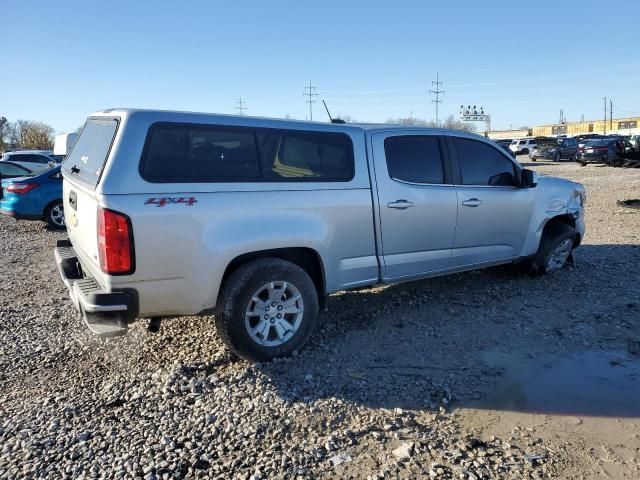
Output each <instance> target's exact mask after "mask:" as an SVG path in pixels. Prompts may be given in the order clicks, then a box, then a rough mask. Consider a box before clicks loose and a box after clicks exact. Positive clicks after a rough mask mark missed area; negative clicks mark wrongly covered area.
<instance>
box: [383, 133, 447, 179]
mask: <svg viewBox="0 0 640 480" xmlns="http://www.w3.org/2000/svg"><path fill="white" fill-rule="evenodd" d="M384 151H385V156H386V158H387V169H388V170H389V176H390V177H391V178H393V179H394V180H402V181H405V182H411V183H423V184H441V183H444V169H443V167H442V154H441V152H440V142H439V141H438V137H435V136H426V135H425V136H421V135H398V136H394V137H388V138H386V139H385V141H384Z"/></svg>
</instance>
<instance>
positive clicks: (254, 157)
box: [140, 122, 354, 183]
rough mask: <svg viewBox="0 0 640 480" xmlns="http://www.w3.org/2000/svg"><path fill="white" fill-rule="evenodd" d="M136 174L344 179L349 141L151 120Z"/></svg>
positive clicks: (175, 178) (350, 162)
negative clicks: (152, 121)
mask: <svg viewBox="0 0 640 480" xmlns="http://www.w3.org/2000/svg"><path fill="white" fill-rule="evenodd" d="M140 175H141V176H142V178H144V179H145V180H146V181H148V182H152V183H182V182H202V183H220V182H292V181H295V182H348V181H350V180H351V179H352V178H353V176H354V154H353V143H352V141H351V138H350V137H349V136H348V135H346V134H343V133H339V132H316V131H305V130H281V129H271V128H259V127H235V126H226V125H202V124H191V123H173V122H162V123H155V124H153V125H152V126H151V128H150V129H149V132H148V134H147V138H146V141H145V146H144V149H143V152H142V158H141V160H140Z"/></svg>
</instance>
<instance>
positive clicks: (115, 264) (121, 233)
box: [98, 207, 135, 275]
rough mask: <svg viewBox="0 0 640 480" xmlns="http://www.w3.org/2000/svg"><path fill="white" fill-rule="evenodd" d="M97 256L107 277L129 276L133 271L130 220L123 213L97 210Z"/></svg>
mask: <svg viewBox="0 0 640 480" xmlns="http://www.w3.org/2000/svg"><path fill="white" fill-rule="evenodd" d="M98 255H99V257H100V268H101V269H102V271H103V272H104V273H106V274H107V275H130V274H132V273H133V272H134V270H135V252H134V246H133V229H132V228H131V220H130V219H129V217H127V216H126V215H125V214H123V213H119V212H114V211H113V210H108V209H106V208H102V207H99V208H98Z"/></svg>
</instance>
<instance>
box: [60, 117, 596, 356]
mask: <svg viewBox="0 0 640 480" xmlns="http://www.w3.org/2000/svg"><path fill="white" fill-rule="evenodd" d="M62 171H63V175H64V193H63V198H64V208H65V212H66V218H67V229H68V234H69V240H68V241H60V242H59V243H58V246H57V248H56V251H55V253H56V259H57V262H58V266H59V270H60V274H61V276H62V279H63V281H64V282H65V284H66V285H67V287H68V288H69V291H70V295H71V298H72V299H73V302H74V304H75V305H76V307H77V308H78V309H79V310H80V312H81V313H82V316H83V318H84V320H85V322H86V324H87V325H88V327H89V328H90V329H91V330H92V331H94V332H95V333H98V334H100V335H118V334H123V333H125V332H126V331H127V327H128V325H129V324H130V323H131V322H133V321H134V320H135V319H137V318H141V317H146V318H150V319H151V322H150V325H152V326H154V327H157V326H158V322H159V318H161V317H168V316H179V315H205V314H212V313H213V314H214V315H215V324H216V327H217V329H218V332H219V334H220V336H221V337H222V339H223V340H224V341H225V342H226V344H227V345H228V346H229V347H230V348H231V349H232V350H233V351H234V352H236V353H237V354H238V355H240V356H242V357H244V358H247V359H251V360H258V361H262V360H268V359H270V358H273V357H276V356H282V355H287V354H290V353H291V352H293V351H294V350H296V349H299V348H300V347H301V346H302V345H303V344H304V343H305V341H306V340H307V339H308V338H309V335H311V333H312V331H313V329H314V326H315V323H316V317H317V313H318V310H319V307H320V306H324V305H325V303H326V299H327V296H328V295H329V294H330V293H332V292H336V291H340V290H345V289H350V288H355V287H362V286H367V285H374V284H381V283H395V282H402V281H407V280H414V279H418V278H425V277H432V276H437V275H444V274H448V273H454V272H460V271H465V270H472V269H477V268H483V267H487V266H491V265H499V264H507V263H519V264H522V265H523V266H525V267H526V268H528V269H530V270H531V271H533V272H535V273H538V274H543V273H546V272H549V271H552V270H556V269H558V268H560V267H562V266H563V265H564V264H565V263H566V262H567V261H568V260H569V259H570V256H571V253H572V250H573V249H574V248H575V247H577V246H578V245H579V244H580V242H581V240H582V238H583V235H584V231H585V225H584V214H583V205H584V201H585V192H584V188H583V187H582V185H580V184H577V183H573V182H570V181H567V180H562V179H559V178H553V177H543V176H540V177H538V176H537V175H536V174H535V173H534V172H532V171H530V170H526V169H523V168H522V167H521V166H520V165H519V164H518V163H517V162H516V161H515V160H513V159H512V158H510V156H509V155H508V154H507V153H506V152H504V151H503V150H502V149H501V148H500V147H498V146H497V145H495V144H494V143H492V142H491V141H489V140H487V139H485V138H483V137H480V136H478V135H474V134H470V133H465V132H459V131H450V130H443V129H427V128H409V127H403V126H389V125H371V126H369V125H338V124H324V123H311V122H298V121H288V120H287V121H285V120H272V119H262V118H250V117H236V116H225V115H208V114H199V113H180V112H165V111H145V110H127V109H122V110H121V109H118V110H105V111H103V112H98V113H95V114H93V115H92V116H91V117H89V119H88V120H87V122H86V124H85V126H84V129H83V130H82V133H81V134H80V137H79V138H78V141H77V143H76V144H75V146H74V148H73V150H72V152H71V153H70V154H69V156H68V158H67V160H66V161H65V162H64V164H63V168H62Z"/></svg>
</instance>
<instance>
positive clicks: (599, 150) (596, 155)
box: [576, 138, 618, 167]
mask: <svg viewBox="0 0 640 480" xmlns="http://www.w3.org/2000/svg"><path fill="white" fill-rule="evenodd" d="M617 144H618V140H617V139H615V138H597V139H595V140H589V141H587V143H586V144H585V145H584V146H583V147H580V149H579V150H578V158H577V159H576V160H577V161H578V163H580V165H582V166H583V167H584V166H585V165H586V164H587V163H607V164H610V165H613V163H614V162H615V160H616V157H617V153H618V152H617V151H618V146H617Z"/></svg>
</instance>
